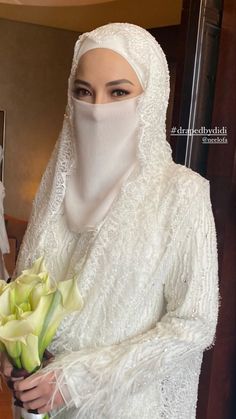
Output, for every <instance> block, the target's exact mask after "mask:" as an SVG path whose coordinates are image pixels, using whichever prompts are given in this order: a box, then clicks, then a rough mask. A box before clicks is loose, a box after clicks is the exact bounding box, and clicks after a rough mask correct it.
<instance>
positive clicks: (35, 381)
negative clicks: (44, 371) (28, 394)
mask: <svg viewBox="0 0 236 419" xmlns="http://www.w3.org/2000/svg"><path fill="white" fill-rule="evenodd" d="M42 381H43V380H42V377H41V376H36V377H34V376H30V377H28V378H25V379H24V380H19V381H15V382H14V390H15V391H16V392H18V391H19V392H22V391H26V390H31V389H33V388H34V387H37V386H38V385H39V384H40V383H42Z"/></svg>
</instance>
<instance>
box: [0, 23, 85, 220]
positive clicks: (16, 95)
mask: <svg viewBox="0 0 236 419" xmlns="http://www.w3.org/2000/svg"><path fill="white" fill-rule="evenodd" d="M77 37H78V34H77V33H75V32H71V31H66V30H60V29H53V28H47V27H43V26H37V25H32V24H25V23H19V22H13V21H8V20H4V19H0V109H4V110H5V111H6V116H7V117H6V147H5V173H4V184H5V188H6V198H5V213H6V214H8V215H10V216H13V217H16V218H19V219H22V220H27V219H28V217H29V214H30V210H31V203H32V199H33V197H34V195H35V192H36V189H37V187H38V184H39V182H40V179H41V176H42V174H43V172H44V169H45V167H46V164H47V161H48V159H49V157H50V154H51V151H52V149H53V146H54V144H55V142H56V139H57V137H58V134H59V132H60V129H61V125H62V120H63V114H64V110H65V106H66V96H67V80H68V77H69V72H70V66H71V61H72V55H73V48H74V43H75V41H76V39H77Z"/></svg>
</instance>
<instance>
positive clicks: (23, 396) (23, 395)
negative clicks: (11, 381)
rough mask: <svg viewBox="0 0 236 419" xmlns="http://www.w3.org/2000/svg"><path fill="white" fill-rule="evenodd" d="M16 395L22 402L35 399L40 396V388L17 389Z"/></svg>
mask: <svg viewBox="0 0 236 419" xmlns="http://www.w3.org/2000/svg"><path fill="white" fill-rule="evenodd" d="M14 395H15V396H16V398H17V399H19V400H21V401H22V402H29V401H32V400H35V399H38V398H39V397H40V392H39V390H38V388H37V387H36V388H34V389H33V390H29V391H23V392H20V391H15V392H14Z"/></svg>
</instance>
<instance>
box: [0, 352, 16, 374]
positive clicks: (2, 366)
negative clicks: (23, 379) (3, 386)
mask: <svg viewBox="0 0 236 419" xmlns="http://www.w3.org/2000/svg"><path fill="white" fill-rule="evenodd" d="M12 370H13V366H12V364H11V363H10V361H9V359H8V357H7V355H6V354H5V352H1V354H0V372H1V375H2V376H3V377H4V378H5V380H7V381H8V380H10V379H11V373H12Z"/></svg>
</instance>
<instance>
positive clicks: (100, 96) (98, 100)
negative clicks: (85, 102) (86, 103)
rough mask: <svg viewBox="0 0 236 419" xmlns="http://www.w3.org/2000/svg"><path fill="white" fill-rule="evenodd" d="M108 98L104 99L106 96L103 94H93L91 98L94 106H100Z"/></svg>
mask: <svg viewBox="0 0 236 419" xmlns="http://www.w3.org/2000/svg"><path fill="white" fill-rule="evenodd" d="M107 99H108V98H107V97H106V94H105V93H104V92H97V93H95V94H94V97H93V103H94V105H99V104H100V105H101V104H102V103H107V102H108V100H107Z"/></svg>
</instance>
